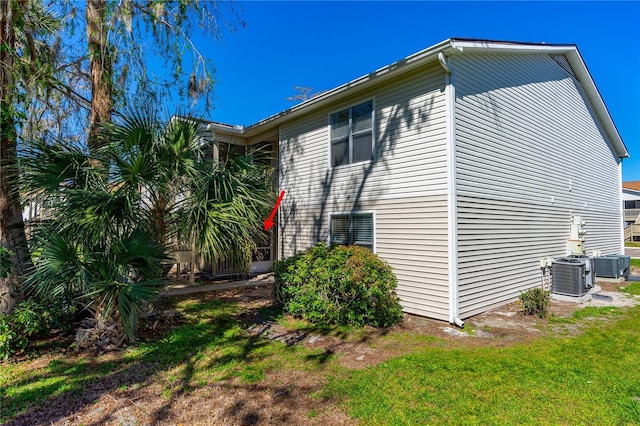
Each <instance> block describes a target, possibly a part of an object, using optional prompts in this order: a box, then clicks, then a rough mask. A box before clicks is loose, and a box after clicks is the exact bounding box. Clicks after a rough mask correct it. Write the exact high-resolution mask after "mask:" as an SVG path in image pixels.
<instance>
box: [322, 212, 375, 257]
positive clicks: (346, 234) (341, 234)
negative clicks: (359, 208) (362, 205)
mask: <svg viewBox="0 0 640 426" xmlns="http://www.w3.org/2000/svg"><path fill="white" fill-rule="evenodd" d="M329 228H330V229H329V241H331V244H341V245H352V244H355V245H359V246H363V247H367V248H368V249H369V250H371V251H373V214H372V213H352V214H344V215H331V223H330V224H329Z"/></svg>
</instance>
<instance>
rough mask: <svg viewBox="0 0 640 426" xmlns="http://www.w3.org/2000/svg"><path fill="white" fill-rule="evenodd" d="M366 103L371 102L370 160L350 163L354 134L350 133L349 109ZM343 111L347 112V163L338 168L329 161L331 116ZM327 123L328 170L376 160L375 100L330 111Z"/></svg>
mask: <svg viewBox="0 0 640 426" xmlns="http://www.w3.org/2000/svg"><path fill="white" fill-rule="evenodd" d="M367 102H371V158H370V159H369V160H363V161H358V162H355V163H354V162H352V161H351V160H352V158H353V136H354V134H353V133H352V122H351V109H352V108H354V107H357V106H359V105H362V104H366V103H367ZM344 110H349V162H347V163H345V164H340V165H338V166H334V165H333V164H332V161H331V149H332V143H331V116H332V115H334V114H336V113H338V112H341V111H344ZM327 122H328V123H329V124H328V125H327V136H328V137H327V139H328V140H329V145H328V147H329V149H328V155H327V163H328V164H329V168H330V169H334V168H339V167H348V166H351V165H354V164H365V163H368V162H371V161H374V160H375V159H376V133H375V128H376V99H375V98H371V99H367V100H364V101H361V102H357V103H354V104H350V105H349V106H346V107H343V108H340V109H336V110H333V111H330V112H329V114H328V115H327ZM362 133H364V130H363V131H360V132H358V133H356V135H355V136H358V134H362Z"/></svg>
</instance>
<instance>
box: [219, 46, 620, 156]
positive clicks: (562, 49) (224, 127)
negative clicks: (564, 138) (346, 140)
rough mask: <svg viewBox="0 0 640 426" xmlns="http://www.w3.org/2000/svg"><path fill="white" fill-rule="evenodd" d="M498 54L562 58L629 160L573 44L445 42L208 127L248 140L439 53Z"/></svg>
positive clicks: (605, 107) (406, 69)
mask: <svg viewBox="0 0 640 426" xmlns="http://www.w3.org/2000/svg"><path fill="white" fill-rule="evenodd" d="M491 51H495V52H499V51H509V52H511V53H518V52H521V53H533V52H544V53H556V54H566V55H567V59H568V60H569V63H570V64H571V66H572V67H573V69H574V71H575V72H576V74H577V75H578V77H579V80H580V83H581V84H582V86H583V87H584V90H585V92H586V94H587V96H588V98H589V100H590V101H591V104H592V105H593V107H594V109H595V112H596V115H597V116H598V119H599V120H600V122H601V124H602V126H603V127H604V130H605V132H606V133H607V135H608V136H609V138H610V140H611V143H612V144H613V147H614V148H615V151H616V153H617V155H618V157H619V158H627V157H629V152H628V150H627V147H626V146H625V144H624V142H623V141H622V138H621V136H620V133H619V132H618V129H617V128H616V126H615V123H614V122H613V118H612V117H611V114H610V113H609V110H608V109H607V106H606V105H605V103H604V99H603V98H602V96H601V94H600V92H599V91H598V88H597V86H596V84H595V82H594V81H593V78H592V77H591V74H590V72H589V70H588V68H587V66H586V64H585V62H584V60H583V59H582V55H581V54H580V51H579V50H578V47H577V45H575V44H547V43H531V42H513V41H498V40H483V39H473V38H449V39H446V40H444V41H441V42H440V43H437V44H434V45H433V46H430V47H427V48H426V49H423V50H421V51H419V52H416V53H414V54H412V55H409V56H407V57H405V58H403V59H400V60H398V61H395V62H393V63H391V64H389V65H386V66H384V67H381V68H378V69H377V70H375V71H373V72H371V73H368V74H365V75H363V76H361V77H358V78H356V79H354V80H351V81H349V82H348V83H345V84H342V85H340V86H338V87H336V88H334V89H331V90H329V91H327V92H324V93H322V94H320V95H318V96H315V97H313V98H311V99H308V100H306V101H304V102H302V103H300V104H297V105H294V106H293V107H291V108H288V109H286V110H284V111H281V112H279V113H276V114H273V115H271V116H269V117H267V118H265V119H263V120H260V121H258V122H257V123H254V124H251V125H249V126H233V125H228V124H224V123H217V122H213V121H212V122H209V123H210V124H209V126H210V127H211V128H213V129H216V130H218V131H221V132H227V133H230V134H234V135H239V136H243V137H251V136H254V135H256V134H258V133H260V132H262V131H266V130H268V129H269V128H271V127H273V126H276V125H278V124H280V123H281V122H283V121H285V120H288V119H291V118H294V117H296V116H299V115H301V114H303V113H304V112H306V111H308V110H310V109H313V108H319V107H322V106H323V105H326V104H328V103H329V102H331V101H333V100H335V97H336V96H346V95H347V94H348V93H350V92H352V91H354V90H356V89H357V88H362V87H365V85H367V84H376V83H380V82H383V81H385V80H387V79H389V78H391V77H392V76H397V75H401V74H402V73H403V72H407V71H409V70H411V69H413V68H414V67H416V66H419V65H423V64H426V63H428V62H430V61H435V60H437V56H438V54H439V53H441V52H444V53H445V54H447V53H448V54H455V53H463V52H491Z"/></svg>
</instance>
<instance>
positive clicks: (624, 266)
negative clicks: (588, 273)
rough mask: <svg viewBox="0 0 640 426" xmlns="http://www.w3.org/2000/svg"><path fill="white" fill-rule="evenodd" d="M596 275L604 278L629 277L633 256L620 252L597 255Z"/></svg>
mask: <svg viewBox="0 0 640 426" xmlns="http://www.w3.org/2000/svg"><path fill="white" fill-rule="evenodd" d="M595 261H596V275H597V276H599V277H603V278H619V277H624V278H628V277H629V268H630V267H631V257H629V256H625V255H620V254H608V255H606V256H601V257H596V258H595Z"/></svg>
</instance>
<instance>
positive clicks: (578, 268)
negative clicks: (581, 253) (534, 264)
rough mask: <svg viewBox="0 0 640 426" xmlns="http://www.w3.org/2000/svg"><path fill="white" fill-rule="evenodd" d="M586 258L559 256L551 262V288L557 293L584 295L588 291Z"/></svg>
mask: <svg viewBox="0 0 640 426" xmlns="http://www.w3.org/2000/svg"><path fill="white" fill-rule="evenodd" d="M586 269H587V266H586V263H585V261H584V259H579V258H578V259H576V258H569V257H564V258H559V259H554V260H553V262H551V290H552V291H553V292H554V293H556V294H565V295H568V296H582V295H583V294H585V293H586V292H587V280H586V275H587V274H586Z"/></svg>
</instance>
